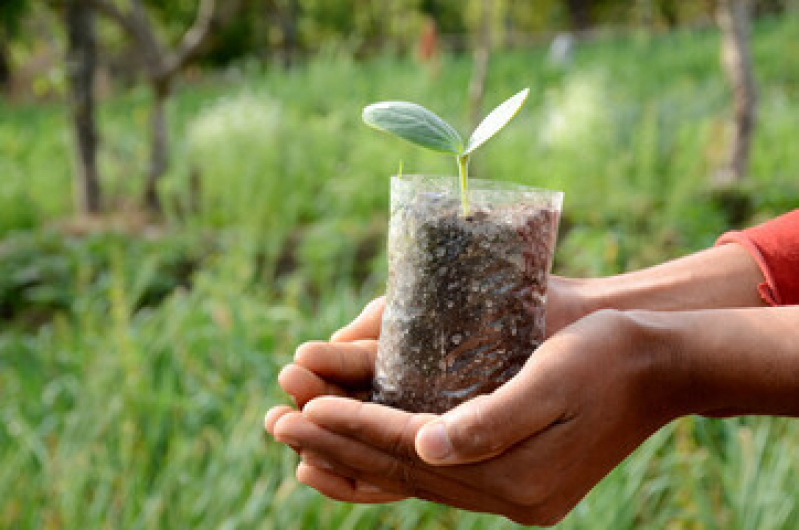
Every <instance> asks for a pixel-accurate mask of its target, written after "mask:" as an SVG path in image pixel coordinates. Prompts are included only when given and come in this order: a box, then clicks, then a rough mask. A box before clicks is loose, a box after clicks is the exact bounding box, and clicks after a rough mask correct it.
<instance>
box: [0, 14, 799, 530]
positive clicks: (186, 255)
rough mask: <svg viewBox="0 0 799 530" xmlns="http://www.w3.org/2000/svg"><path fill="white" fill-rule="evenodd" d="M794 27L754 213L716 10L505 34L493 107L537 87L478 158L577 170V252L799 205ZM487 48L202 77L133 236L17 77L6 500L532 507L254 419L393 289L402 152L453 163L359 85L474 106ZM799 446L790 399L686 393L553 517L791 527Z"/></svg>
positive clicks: (417, 520)
mask: <svg viewBox="0 0 799 530" xmlns="http://www.w3.org/2000/svg"><path fill="white" fill-rule="evenodd" d="M797 40H799V16H797V15H796V14H793V15H791V16H788V17H785V18H783V19H780V20H764V21H761V22H760V23H759V24H758V25H757V26H756V28H755V32H754V40H753V50H754V57H755V64H756V70H757V72H756V75H757V78H758V81H759V89H760V104H761V105H760V113H759V122H758V129H757V137H756V140H755V145H754V151H753V153H752V168H751V175H750V179H749V181H748V182H747V183H746V184H744V185H743V187H742V189H741V194H742V196H743V197H745V199H746V205H747V207H746V210H745V212H744V213H745V215H743V217H740V216H737V215H733V214H734V213H735V212H731V211H730V210H729V208H728V207H727V206H726V205H725V204H724V203H723V202H720V201H719V200H718V199H717V198H714V197H713V196H712V195H710V194H709V193H708V191H707V179H708V175H709V173H710V171H711V170H712V169H713V167H714V165H715V164H717V163H718V160H719V153H720V152H722V148H723V145H724V137H723V133H722V131H723V127H722V125H723V123H724V118H725V117H726V113H727V97H728V95H727V89H726V85H725V84H724V81H723V79H722V77H721V76H720V73H719V69H718V59H717V45H718V42H717V37H716V35H715V34H714V33H713V32H712V31H709V30H708V31H701V32H687V31H686V32H679V33H676V34H671V35H662V36H655V37H640V38H631V39H626V40H607V41H601V42H598V43H596V44H595V45H592V46H590V47H589V46H587V47H585V48H581V49H580V50H579V51H578V54H577V57H576V62H575V64H574V65H573V66H572V67H571V68H570V69H566V70H557V69H553V68H549V67H547V66H546V65H545V63H544V61H543V57H544V52H543V51H542V50H523V51H521V50H519V51H512V52H503V53H501V54H497V55H496V56H495V57H494V58H493V59H492V64H491V72H490V77H489V86H488V91H487V93H488V94H489V95H490V96H489V99H490V101H486V102H485V108H491V107H492V106H493V105H494V104H496V103H499V102H500V101H501V100H502V99H503V98H504V97H506V96H507V95H510V94H512V93H514V91H516V90H518V89H519V88H521V87H522V86H525V85H529V86H530V87H531V88H532V92H531V97H530V101H529V102H528V105H527V107H526V109H525V111H524V113H523V115H522V116H520V118H519V119H517V120H515V121H514V123H512V124H511V125H510V126H509V128H508V130H507V131H505V132H503V135H502V137H501V138H499V139H498V140H496V141H494V142H491V143H489V144H487V145H486V146H485V148H484V152H481V153H479V154H478V156H477V157H476V158H475V161H474V162H475V163H474V168H473V171H474V176H475V177H479V176H482V177H490V178H495V179H508V180H514V181H519V182H526V183H530V184H535V185H538V186H544V187H553V188H559V189H563V190H564V191H565V192H566V203H565V212H566V213H565V218H564V231H563V232H564V233H563V237H562V239H561V242H560V244H559V250H558V255H557V257H556V270H557V271H558V272H560V273H563V274H574V275H597V274H611V273H615V272H618V271H621V270H627V269H630V268H636V267H640V266H646V265H649V264H652V263H656V262H659V261H662V260H664V259H668V258H670V257H673V256H677V255H681V254H684V253H686V252H690V251H693V250H696V249H699V248H703V247H705V246H707V245H709V244H712V242H713V239H714V238H715V237H716V235H718V234H719V233H720V232H722V231H724V230H725V229H728V228H730V227H731V226H735V224H736V223H739V224H746V223H751V222H756V221H757V220H759V219H762V218H764V217H768V216H771V215H775V214H777V213H779V212H781V211H785V210H787V209H790V208H796V207H797V206H799V184H797V183H799V158H797V157H796V155H795V153H794V148H793V144H792V139H793V138H795V137H796V135H797V132H799V118H797V116H799V104H797V101H799V64H797V63H796V62H795V61H794V62H791V61H785V45H786V43H789V42H796V41H797ZM469 73H470V64H469V61H468V58H466V57H457V56H455V57H444V58H443V59H442V63H441V66H440V70H439V72H438V74H437V75H435V76H431V75H430V74H429V73H428V72H427V70H424V69H422V68H421V67H420V66H419V65H417V64H415V63H413V62H411V61H408V60H404V59H398V58H395V57H390V56H382V57H377V58H374V59H372V60H370V61H368V62H366V63H359V62H355V61H353V60H352V59H350V58H348V57H345V56H340V55H334V54H331V55H329V56H323V57H319V58H317V59H316V60H313V61H311V62H310V63H309V64H307V65H306V66H304V67H301V68H297V69H296V70H293V71H291V72H282V71H279V70H276V69H274V70H273V69H271V68H268V69H261V68H259V67H251V66H250V67H246V66H245V67H242V69H241V71H239V72H230V73H228V74H227V77H220V78H219V79H217V80H213V81H209V82H206V83H205V84H201V85H197V86H186V87H183V88H182V89H181V90H180V91H179V93H178V94H177V96H176V97H175V98H174V99H173V101H172V102H171V104H170V108H169V112H170V118H171V126H172V136H173V140H174V142H173V164H172V167H171V170H170V173H169V174H168V175H167V178H166V179H165V180H164V182H163V185H162V190H161V191H162V194H163V197H164V198H165V202H166V204H167V205H168V212H167V217H168V219H167V224H166V226H165V227H164V228H162V229H161V230H160V231H159V232H157V233H154V234H144V235H140V236H131V235H125V233H98V234H93V235H83V236H69V235H65V233H64V231H63V230H62V229H60V228H59V227H60V226H62V222H61V221H60V220H61V219H63V218H64V217H65V216H67V215H68V214H69V213H70V202H71V200H70V197H71V192H70V187H69V180H70V158H69V148H68V145H69V144H68V132H67V128H66V121H65V116H64V114H63V110H62V109H61V107H60V106H57V105H54V104H53V105H39V106H29V107H13V108H12V107H7V106H2V104H1V103H0V153H1V154H0V183H1V185H0V237H2V239H0V318H4V319H5V320H4V323H3V329H2V331H1V332H0V396H2V400H1V401H0V527H2V528H20V529H27V528H31V529H33V528H37V529H38V528H54V529H57V528H70V529H71V528H81V529H83V528H86V529H90V528H106V527H111V528H187V527H188V528H274V529H280V530H284V529H294V528H297V529H305V528H331V529H332V528H335V529H348V528H351V529H372V528H387V529H388V528H391V529H394V528H407V529H416V528H423V529H443V528H459V529H487V528H491V529H495V528H499V529H503V528H515V525H513V524H511V523H509V522H507V521H505V520H502V519H499V518H496V517H491V516H485V515H475V514H469V513H465V512H458V511H455V510H449V509H446V508H442V507H438V506H434V505H431V504H427V503H423V502H419V501H406V502H402V503H398V504H396V505H392V506H384V507H363V506H351V505H346V504H341V503H335V502H332V501H328V500H325V499H323V498H321V497H320V496H319V495H317V494H315V493H313V492H312V491H310V490H308V489H307V488H304V487H303V486H301V485H300V484H298V483H297V482H296V480H295V479H294V477H293V465H294V463H295V459H294V457H293V455H292V454H291V453H290V452H289V451H285V450H283V449H282V448H280V447H277V446H276V445H274V444H272V443H269V442H268V441H266V440H265V439H264V436H263V434H262V430H261V421H262V415H263V413H264V412H265V411H266V409H267V408H268V407H269V406H270V405H272V404H274V403H277V402H280V401H282V400H284V399H285V398H284V397H283V396H282V395H281V393H280V391H279V389H277V388H276V384H275V376H276V372H277V370H278V369H279V366H281V365H282V364H283V363H284V362H286V361H287V360H288V359H290V357H291V354H292V352H293V349H294V347H295V346H296V345H297V344H299V343H300V342H302V341H304V340H309V339H318V338H322V337H326V336H328V335H329V333H330V332H331V331H332V330H334V329H336V328H337V327H338V326H339V325H341V324H342V323H343V322H345V321H346V320H347V319H348V318H350V317H351V316H352V315H354V314H356V312H357V311H358V310H359V308H360V307H361V306H362V305H363V303H364V302H365V301H366V300H368V299H369V298H371V297H372V296H374V295H376V294H378V293H379V292H381V290H382V288H383V285H384V282H385V255H384V252H383V250H382V248H383V241H384V237H385V223H386V215H387V214H386V212H387V205H388V179H387V177H388V175H389V174H391V173H392V172H394V171H395V170H396V168H397V165H398V163H399V159H400V158H401V159H402V160H403V162H404V167H405V171H406V172H414V171H416V172H429V173H449V172H451V171H452V168H451V167H450V165H451V161H450V160H449V159H447V158H446V157H438V156H436V155H430V154H427V153H425V152H423V151H420V150H418V149H414V148H413V147H412V146H407V147H406V146H404V145H403V144H400V143H399V142H397V143H394V140H392V139H391V138H388V137H383V136H380V135H377V134H375V133H374V132H373V131H371V130H368V129H367V128H365V127H363V126H362V125H361V124H360V122H359V120H360V109H361V107H362V106H363V105H364V104H366V103H369V102H372V101H376V100H380V99H388V98H403V99H407V100H410V101H420V102H424V103H425V105H426V106H428V107H429V108H431V109H433V110H435V111H437V112H438V113H440V114H441V115H442V116H445V117H447V119H451V120H452V121H453V122H454V123H455V124H456V125H457V126H458V127H459V128H461V129H466V128H468V127H466V101H467V97H466V90H465V87H466V86H467V83H468V77H469ZM147 105H148V97H147V94H146V93H144V92H140V91H132V92H130V93H128V94H125V95H123V96H120V97H118V98H115V99H113V100H110V101H106V102H104V103H103V105H102V107H101V127H102V131H103V133H104V140H105V141H104V144H103V151H102V156H101V167H102V170H103V175H104V179H105V185H106V189H107V190H108V191H109V201H111V202H113V203H114V204H115V205H117V206H119V207H120V208H121V207H123V206H124V205H125V201H126V197H129V196H130V195H131V194H133V193H137V192H138V191H139V190H140V180H141V179H140V175H141V173H142V172H143V167H144V157H145V155H146V145H147V144H146V139H145V137H144V136H143V133H144V131H145V128H146V119H147V114H146V112H147V108H148V107H147ZM389 143H391V146H390V148H389ZM389 151H390V152H392V153H394V152H397V151H399V155H398V157H397V158H396V159H394V158H393V157H391V158H386V156H385V153H387V152H389ZM194 170H199V175H200V178H199V180H200V186H199V190H197V191H195V192H194V193H195V195H196V196H195V195H192V193H191V192H190V191H189V190H190V189H191V186H190V184H189V183H190V180H191V178H190V175H191V173H192V171H194ZM195 202H196V203H197V204H198V206H197V208H192V207H191V206H192V204H193V203H195ZM797 448H799V430H797V426H796V423H795V422H791V421H788V420H780V419H772V418H740V419H731V420H724V421H720V420H708V419H703V418H698V417H690V418H684V419H682V420H680V421H678V422H675V423H674V424H672V425H670V426H668V427H667V428H666V429H664V430H662V431H661V432H660V433H658V434H657V435H656V436H654V437H653V438H652V439H650V440H649V441H648V442H647V443H646V444H644V445H643V446H642V447H641V448H640V449H639V450H638V451H637V452H636V453H635V454H634V455H633V456H631V457H630V458H628V459H627V461H625V463H624V464H623V465H621V466H620V467H619V468H618V469H617V470H616V471H614V472H613V473H612V474H611V475H609V476H608V477H607V478H606V479H605V480H604V481H603V482H602V483H601V484H600V485H599V486H598V487H597V488H596V489H595V490H594V491H593V492H592V493H591V494H590V495H589V496H588V497H587V498H586V499H585V500H584V501H583V502H582V503H581V504H580V505H579V506H578V507H577V509H576V510H575V511H574V512H573V513H572V514H571V515H570V516H569V517H568V518H567V519H566V520H565V521H564V522H563V523H562V524H561V525H560V526H559V527H560V528H565V529H571V528H575V529H576V528H614V529H617V528H618V529H632V528H641V527H648V528H707V529H715V528H719V529H722V528H724V529H726V528H741V529H758V530H762V529H779V530H782V529H789V528H796V527H797V526H799V507H797V499H796V497H795V494H794V490H795V484H796V483H797V475H798V474H799V462H797V459H796V454H797Z"/></svg>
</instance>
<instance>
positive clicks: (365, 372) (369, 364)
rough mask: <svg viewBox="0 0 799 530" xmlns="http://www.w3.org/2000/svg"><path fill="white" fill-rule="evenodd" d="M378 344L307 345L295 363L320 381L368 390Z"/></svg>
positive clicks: (363, 342)
mask: <svg viewBox="0 0 799 530" xmlns="http://www.w3.org/2000/svg"><path fill="white" fill-rule="evenodd" d="M376 357H377V341H374V340H359V341H357V342H348V343H330V342H306V343H305V344H303V345H301V346H300V347H299V348H297V352H296V353H295V354H294V362H295V363H296V364H298V365H300V366H302V367H304V368H306V369H308V370H310V371H311V372H313V373H315V374H316V375H318V376H319V377H321V378H323V379H325V380H327V381H330V382H332V383H339V384H340V385H342V386H344V387H348V388H368V387H370V386H371V383H372V377H373V375H374V366H375V358H376Z"/></svg>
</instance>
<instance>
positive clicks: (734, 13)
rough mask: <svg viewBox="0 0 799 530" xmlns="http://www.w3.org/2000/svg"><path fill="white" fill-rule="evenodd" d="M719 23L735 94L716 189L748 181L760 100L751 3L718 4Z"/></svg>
mask: <svg viewBox="0 0 799 530" xmlns="http://www.w3.org/2000/svg"><path fill="white" fill-rule="evenodd" d="M716 19H717V21H718V24H719V28H720V29H721V63H722V67H723V69H724V73H725V75H726V76H727V80H728V82H729V84H730V88H731V91H732V103H733V105H732V106H733V127H732V138H731V139H730V143H729V150H728V154H727V159H726V161H725V162H724V167H722V168H721V170H719V171H718V172H716V174H715V175H714V176H713V184H714V186H716V187H728V186H731V185H733V184H737V183H740V182H741V181H743V180H744V179H745V178H746V173H747V169H748V164H749V151H750V147H751V143H752V134H753V132H754V128H755V116H756V107H757V96H756V89H755V80H754V77H753V75H752V58H751V54H750V51H749V2H748V0H719V1H718V4H717V10H716Z"/></svg>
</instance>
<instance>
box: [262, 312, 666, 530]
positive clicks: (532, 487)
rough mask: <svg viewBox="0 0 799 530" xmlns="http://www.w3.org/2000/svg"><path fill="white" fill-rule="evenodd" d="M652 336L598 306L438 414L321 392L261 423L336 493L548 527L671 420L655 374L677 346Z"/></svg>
mask: <svg viewBox="0 0 799 530" xmlns="http://www.w3.org/2000/svg"><path fill="white" fill-rule="evenodd" d="M656 337H658V334H657V333H653V332H652V330H651V329H649V328H648V327H647V326H646V325H642V324H641V322H639V321H638V320H637V319H636V317H635V316H631V315H630V314H627V313H621V312H618V311H601V312H597V313H594V314H592V315H590V316H588V317H586V318H584V319H582V320H580V321H578V322H577V323H575V324H574V325H572V326H570V327H567V328H566V329H564V330H562V331H561V332H560V333H558V334H557V335H555V336H553V337H551V338H550V339H549V340H548V341H547V342H545V343H544V344H543V345H542V346H541V347H540V348H539V349H538V350H537V351H536V354H535V355H534V356H532V357H531V358H530V360H529V361H528V363H527V364H526V365H525V367H524V369H523V370H522V371H521V372H520V373H519V374H518V375H517V376H516V377H515V378H514V379H512V380H511V381H510V382H508V383H507V384H505V385H504V386H502V387H501V388H499V389H497V390H496V391H495V392H494V393H492V394H489V395H486V396H481V397H479V398H477V399H474V400H471V401H469V402H467V403H465V404H463V405H461V406H459V407H456V408H455V409H453V410H452V411H450V412H448V413H446V414H444V415H442V416H434V415H429V414H410V413H406V412H403V411H399V410H396V409H391V408H388V407H384V406H380V405H376V404H370V403H361V402H359V401H357V400H353V399H349V398H342V397H320V398H317V399H313V400H312V401H310V402H308V403H307V404H306V405H305V407H304V409H303V411H302V412H291V411H284V412H283V413H282V414H280V415H276V416H275V417H273V418H272V420H271V421H268V422H267V428H268V430H269V431H270V432H271V433H273V434H274V436H275V438H276V439H277V440H278V441H281V442H283V443H286V444H287V445H291V446H293V447H295V448H297V450H298V451H299V452H300V454H301V455H302V459H303V462H302V463H301V464H300V466H299V468H298V470H297V473H298V477H299V479H300V480H301V481H302V482H304V483H305V484H307V485H309V486H311V487H314V488H316V489H317V490H319V491H321V492H322V493H324V494H326V495H328V496H330V497H332V498H335V499H339V500H344V501H349V502H386V501H390V500H396V499H400V498H404V497H407V496H415V497H420V498H424V499H429V500H433V501H436V502H441V503H445V504H449V505H451V506H455V507H459V508H463V509H468V510H474V511H480V512H490V513H497V514H501V515H504V516H506V517H508V518H510V519H512V520H514V521H517V522H520V523H523V524H539V525H548V524H554V523H555V522H557V521H558V520H560V519H561V518H562V517H563V516H564V515H565V514H566V513H568V511H569V510H571V508H572V507H573V506H574V505H575V504H576V503H577V502H578V501H579V500H580V499H581V498H582V497H583V496H585V495H586V494H587V493H588V491H590V490H591V488H592V487H593V486H594V485H595V484H596V483H597V482H598V481H599V480H600V479H601V478H602V477H604V476H605V475H606V474H607V473H608V472H610V470H612V469H613V468H614V467H615V466H616V465H617V464H618V463H620V462H621V461H622V460H623V459H624V458H625V457H626V456H627V455H628V454H629V453H631V452H632V451H633V450H634V449H635V448H636V447H637V446H638V445H640V444H641V443H642V442H643V441H644V440H645V439H646V438H647V437H648V436H649V435H651V434H652V433H653V432H655V431H656V430H657V429H658V428H660V427H661V426H662V425H664V424H665V423H667V422H668V421H670V420H671V419H672V418H673V417H674V415H675V414H673V413H672V411H670V410H669V409H668V407H667V406H664V405H663V404H664V403H668V399H667V398H668V385H667V384H666V381H665V380H664V378H663V377H661V374H663V373H667V372H666V371H664V370H663V369H662V368H663V365H664V364H667V363H668V360H669V359H670V357H671V354H672V353H673V352H671V351H670V350H669V348H667V347H664V346H662V345H660V343H659V341H658V340H652V339H653V338H656ZM352 351H354V350H352ZM344 372H346V369H342V370H341V371H339V372H337V374H339V375H340V374H341V373H344ZM340 389H342V388H341V387H340ZM344 393H346V390H344Z"/></svg>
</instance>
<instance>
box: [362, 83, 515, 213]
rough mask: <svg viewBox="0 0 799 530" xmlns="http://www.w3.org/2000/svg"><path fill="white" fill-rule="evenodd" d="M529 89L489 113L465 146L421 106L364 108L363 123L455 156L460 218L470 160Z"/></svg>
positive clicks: (466, 209) (465, 210)
mask: <svg viewBox="0 0 799 530" xmlns="http://www.w3.org/2000/svg"><path fill="white" fill-rule="evenodd" d="M529 92H530V89H529V88H525V89H524V90H522V91H521V92H519V93H518V94H516V95H515V96H513V97H511V98H510V99H508V100H506V101H505V102H504V103H502V104H501V105H500V106H498V107H497V108H495V109H494V110H492V111H491V113H490V114H489V115H488V116H486V117H485V118H484V119H483V121H482V122H480V125H478V126H477V128H476V129H475V130H474V132H473V133H472V135H471V136H470V137H469V141H468V142H466V143H465V144H464V142H463V139H462V138H461V136H460V135H459V134H458V131H456V130H455V129H454V128H453V127H452V126H451V125H450V124H449V123H447V122H445V121H444V120H443V119H441V118H439V117H438V116H437V115H436V114H434V113H432V112H430V111H429V110H427V109H426V108H424V107H422V106H421V105H417V104H416V103H408V102H407V101H383V102H380V103H374V104H372V105H369V106H368V107H366V108H365V109H363V121H364V122H365V123H366V124H367V125H369V126H371V127H374V128H375V129H378V130H381V131H385V132H388V133H391V134H394V135H396V136H399V137H400V138H404V139H405V140H408V141H409V142H411V143H414V144H416V145H418V146H421V147H424V148H426V149H431V150H433V151H438V152H440V153H448V154H451V155H455V160H456V161H457V163H458V176H459V177H460V188H461V204H462V206H463V215H469V157H470V156H471V154H472V153H473V152H474V150H475V149H477V148H478V147H480V146H481V145H483V144H484V143H485V142H486V141H487V140H488V139H489V138H491V137H492V136H494V135H495V134H496V133H497V132H499V130H500V129H502V128H503V127H504V126H505V125H507V124H508V122H509V121H510V120H511V119H512V118H513V117H514V116H515V115H516V113H517V112H519V109H520V108H521V107H522V105H524V101H525V100H526V99H527V94H528V93H529Z"/></svg>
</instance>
